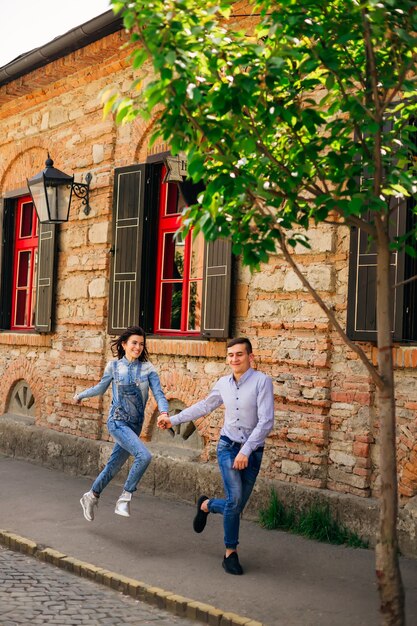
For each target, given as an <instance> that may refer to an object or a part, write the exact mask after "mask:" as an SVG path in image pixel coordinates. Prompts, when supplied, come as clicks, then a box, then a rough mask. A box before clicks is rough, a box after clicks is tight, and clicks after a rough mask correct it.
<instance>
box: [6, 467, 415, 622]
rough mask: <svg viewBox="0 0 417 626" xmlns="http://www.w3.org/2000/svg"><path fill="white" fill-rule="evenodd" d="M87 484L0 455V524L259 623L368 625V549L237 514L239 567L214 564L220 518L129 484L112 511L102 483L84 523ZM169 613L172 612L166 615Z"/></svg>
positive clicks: (410, 608)
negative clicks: (124, 511)
mask: <svg viewBox="0 0 417 626" xmlns="http://www.w3.org/2000/svg"><path fill="white" fill-rule="evenodd" d="M89 487H90V481H89V480H88V479H86V478H80V477H73V476H69V475H67V474H63V473H61V472H57V471H53V470H49V469H46V468H44V467H40V466H37V465H33V464H31V463H28V462H26V461H18V460H15V459H10V458H7V457H4V456H0V503H1V504H0V528H1V529H3V530H8V531H11V532H14V533H17V534H19V535H22V536H24V537H28V538H30V539H32V540H34V541H35V542H37V543H39V544H44V545H46V546H50V547H52V548H55V549H56V550H59V551H61V552H63V553H65V554H66V555H71V556H73V557H75V558H78V559H81V560H83V561H87V562H89V563H92V564H94V565H97V566H99V567H102V568H106V569H108V570H111V571H113V572H118V573H120V574H123V575H125V576H128V577H132V578H135V579H137V580H140V581H144V582H145V583H147V584H148V585H153V586H157V587H161V588H163V589H165V590H167V591H170V592H173V593H176V594H180V595H182V596H186V597H188V598H192V599H194V600H198V601H200V602H205V603H207V604H210V605H213V606H215V607H217V608H219V609H221V610H222V611H231V612H234V613H237V614H238V615H241V616H247V617H248V618H252V619H254V620H258V621H260V622H262V623H263V624H265V626H374V625H375V626H377V625H379V623H380V620H379V616H378V594H377V590H376V582H375V573H374V553H373V551H372V550H355V549H351V548H345V547H342V546H331V545H327V544H320V543H317V542H313V541H308V540H306V539H303V538H302V537H298V536H295V535H290V534H287V533H283V532H279V531H267V530H265V529H262V528H261V527H260V526H259V525H258V524H255V523H253V522H249V521H243V523H242V528H241V549H240V558H241V562H242V565H243V567H244V569H245V575H244V576H239V577H234V576H230V575H227V574H226V573H225V572H224V571H223V570H222V567H221V561H222V556H223V548H222V535H223V533H222V520H221V518H220V516H214V515H213V516H210V517H209V520H208V524H207V528H206V530H205V531H204V533H202V534H201V535H196V534H195V533H194V532H193V531H192V519H193V517H194V511H195V509H194V507H192V506H190V505H189V504H185V503H181V502H178V501H169V500H163V499H161V498H155V497H153V496H150V495H141V494H138V495H137V496H135V498H134V501H133V503H132V516H131V517H130V518H121V517H119V516H117V515H114V513H113V510H114V504H115V501H116V499H117V496H118V495H119V492H120V487H118V486H117V485H113V484H111V485H109V486H108V488H107V489H106V490H105V492H104V493H103V495H102V497H101V500H100V505H99V509H98V513H97V518H96V520H95V521H94V522H93V523H88V522H87V521H85V520H84V518H83V516H82V513H81V508H80V504H79V498H80V496H81V494H82V493H83V492H84V491H86V490H87V489H88V488H89ZM401 570H402V574H403V579H404V583H405V587H406V596H407V623H408V624H417V560H414V559H405V558H402V559H401ZM173 623H174V622H173Z"/></svg>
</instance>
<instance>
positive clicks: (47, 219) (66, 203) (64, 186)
mask: <svg viewBox="0 0 417 626" xmlns="http://www.w3.org/2000/svg"><path fill="white" fill-rule="evenodd" d="M45 165H46V167H45V169H44V170H42V171H41V172H39V174H36V175H35V176H33V177H32V178H28V179H27V184H28V187H29V191H30V195H31V196H32V200H33V204H34V205H35V209H36V212H37V214H38V218H39V221H40V222H41V223H42V224H44V223H48V224H60V223H62V222H68V217H69V211H70V206H71V198H72V193H73V192H74V194H75V195H76V196H77V198H81V199H82V203H83V204H84V213H85V214H86V215H88V214H89V213H90V205H89V199H90V182H91V178H92V176H91V174H90V172H89V173H88V174H87V175H86V177H85V180H86V183H75V182H74V176H69V175H68V174H64V172H61V171H60V170H57V169H56V168H55V167H53V165H54V162H53V160H52V159H51V157H50V156H49V154H48V158H47V160H46V161H45Z"/></svg>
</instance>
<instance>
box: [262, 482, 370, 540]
mask: <svg viewBox="0 0 417 626" xmlns="http://www.w3.org/2000/svg"><path fill="white" fill-rule="evenodd" d="M259 521H260V524H261V526H263V527H264V528H268V529H269V530H273V529H276V528H279V529H280V530H286V531H288V532H291V533H294V534H296V535H302V536H303V537H307V538H308V539H314V540H316V541H323V542H326V543H333V544H337V545H342V544H343V545H347V546H351V547H353V548H368V547H369V544H368V542H367V541H364V540H363V539H361V538H360V537H359V535H357V534H356V533H354V532H352V531H350V530H349V529H348V528H346V527H345V526H343V525H342V524H340V523H339V522H338V521H337V520H336V519H335V518H334V517H333V516H332V514H331V511H330V507H329V505H327V504H317V503H313V504H312V505H310V506H309V507H306V508H305V509H302V510H300V511H296V510H295V508H294V507H286V506H285V505H284V504H283V503H282V502H281V500H280V499H279V498H278V495H277V493H276V491H275V490H272V491H271V497H270V501H269V505H268V507H267V508H266V509H262V510H261V511H260V513H259Z"/></svg>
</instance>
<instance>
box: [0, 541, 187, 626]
mask: <svg viewBox="0 0 417 626" xmlns="http://www.w3.org/2000/svg"><path fill="white" fill-rule="evenodd" d="M0 571H1V588H0V624H1V626H17V625H19V626H20V625H22V624H24V625H29V624H30V625H35V624H36V625H38V624H51V625H53V626H59V625H61V624H62V626H82V625H84V624H85V626H124V625H126V626H127V625H129V626H131V625H132V624H137V625H142V624H152V625H153V626H174V625H176V626H191V625H192V624H195V622H192V621H190V620H188V619H184V618H180V617H176V616H175V615H172V614H171V613H168V612H166V611H163V610H160V609H158V608H156V607H153V606H150V605H148V604H145V603H143V602H139V601H138V600H134V599H133V598H130V597H127V596H124V595H122V594H120V593H118V592H116V591H113V590H112V589H109V588H107V587H102V586H101V585H98V584H97V583H94V582H92V581H89V580H86V579H85V578H78V577H76V576H74V575H73V574H70V573H68V572H64V571H62V570H60V569H58V568H56V567H54V566H52V565H49V564H47V563H41V562H40V561H38V560H36V559H34V558H32V557H28V556H25V555H23V554H19V553H18V552H13V551H10V550H7V549H4V548H2V547H0Z"/></svg>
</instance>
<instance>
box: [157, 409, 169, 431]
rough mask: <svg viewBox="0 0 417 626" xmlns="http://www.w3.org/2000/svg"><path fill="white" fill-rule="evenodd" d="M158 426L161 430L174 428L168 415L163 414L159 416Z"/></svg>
mask: <svg viewBox="0 0 417 626" xmlns="http://www.w3.org/2000/svg"><path fill="white" fill-rule="evenodd" d="M157 426H158V428H160V429H161V430H167V429H168V428H172V424H171V420H170V419H169V415H168V413H161V414H160V415H159V416H158V422H157Z"/></svg>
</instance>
